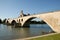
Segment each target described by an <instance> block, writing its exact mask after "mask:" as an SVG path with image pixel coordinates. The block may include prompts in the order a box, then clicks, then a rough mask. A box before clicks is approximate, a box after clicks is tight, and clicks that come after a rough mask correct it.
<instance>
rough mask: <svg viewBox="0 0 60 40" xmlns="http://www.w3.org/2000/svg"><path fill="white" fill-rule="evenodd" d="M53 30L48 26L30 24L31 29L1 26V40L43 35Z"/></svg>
mask: <svg viewBox="0 0 60 40" xmlns="http://www.w3.org/2000/svg"><path fill="white" fill-rule="evenodd" d="M49 31H52V29H51V28H50V27H49V26H48V25H47V24H30V28H13V27H12V26H7V25H3V24H0V40H12V39H19V38H27V37H32V36H38V35H41V34H42V32H49Z"/></svg>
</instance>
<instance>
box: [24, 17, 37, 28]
mask: <svg viewBox="0 0 60 40" xmlns="http://www.w3.org/2000/svg"><path fill="white" fill-rule="evenodd" d="M35 18H36V17H31V18H29V19H27V20H26V21H25V22H24V24H23V27H29V25H30V21H31V20H32V19H35Z"/></svg>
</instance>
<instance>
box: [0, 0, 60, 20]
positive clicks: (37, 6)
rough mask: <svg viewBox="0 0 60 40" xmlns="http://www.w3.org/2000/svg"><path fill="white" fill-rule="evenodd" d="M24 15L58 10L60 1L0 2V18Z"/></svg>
mask: <svg viewBox="0 0 60 40" xmlns="http://www.w3.org/2000/svg"><path fill="white" fill-rule="evenodd" d="M21 10H23V11H24V14H27V13H30V14H34V13H36V14H37V13H41V12H50V11H56V10H60V0H0V18H1V19H4V18H16V17H18V16H19V14H20V11H21Z"/></svg>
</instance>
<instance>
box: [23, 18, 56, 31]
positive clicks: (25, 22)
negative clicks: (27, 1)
mask: <svg viewBox="0 0 60 40" xmlns="http://www.w3.org/2000/svg"><path fill="white" fill-rule="evenodd" d="M35 18H40V19H42V20H43V21H44V22H45V23H46V24H47V25H49V26H50V28H51V29H52V30H53V31H55V32H57V31H56V30H55V28H54V27H53V26H51V24H50V23H49V22H48V21H47V20H46V19H44V18H43V17H29V18H27V19H26V20H24V22H23V27H25V26H29V21H30V20H32V19H35ZM27 23H28V24H27Z"/></svg>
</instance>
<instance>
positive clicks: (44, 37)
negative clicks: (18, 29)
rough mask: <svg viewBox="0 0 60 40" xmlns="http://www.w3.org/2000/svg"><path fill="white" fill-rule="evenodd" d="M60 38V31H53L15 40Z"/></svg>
mask: <svg viewBox="0 0 60 40" xmlns="http://www.w3.org/2000/svg"><path fill="white" fill-rule="evenodd" d="M59 39H60V33H51V34H46V35H42V36H35V37H29V38H23V39H14V40H59Z"/></svg>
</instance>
